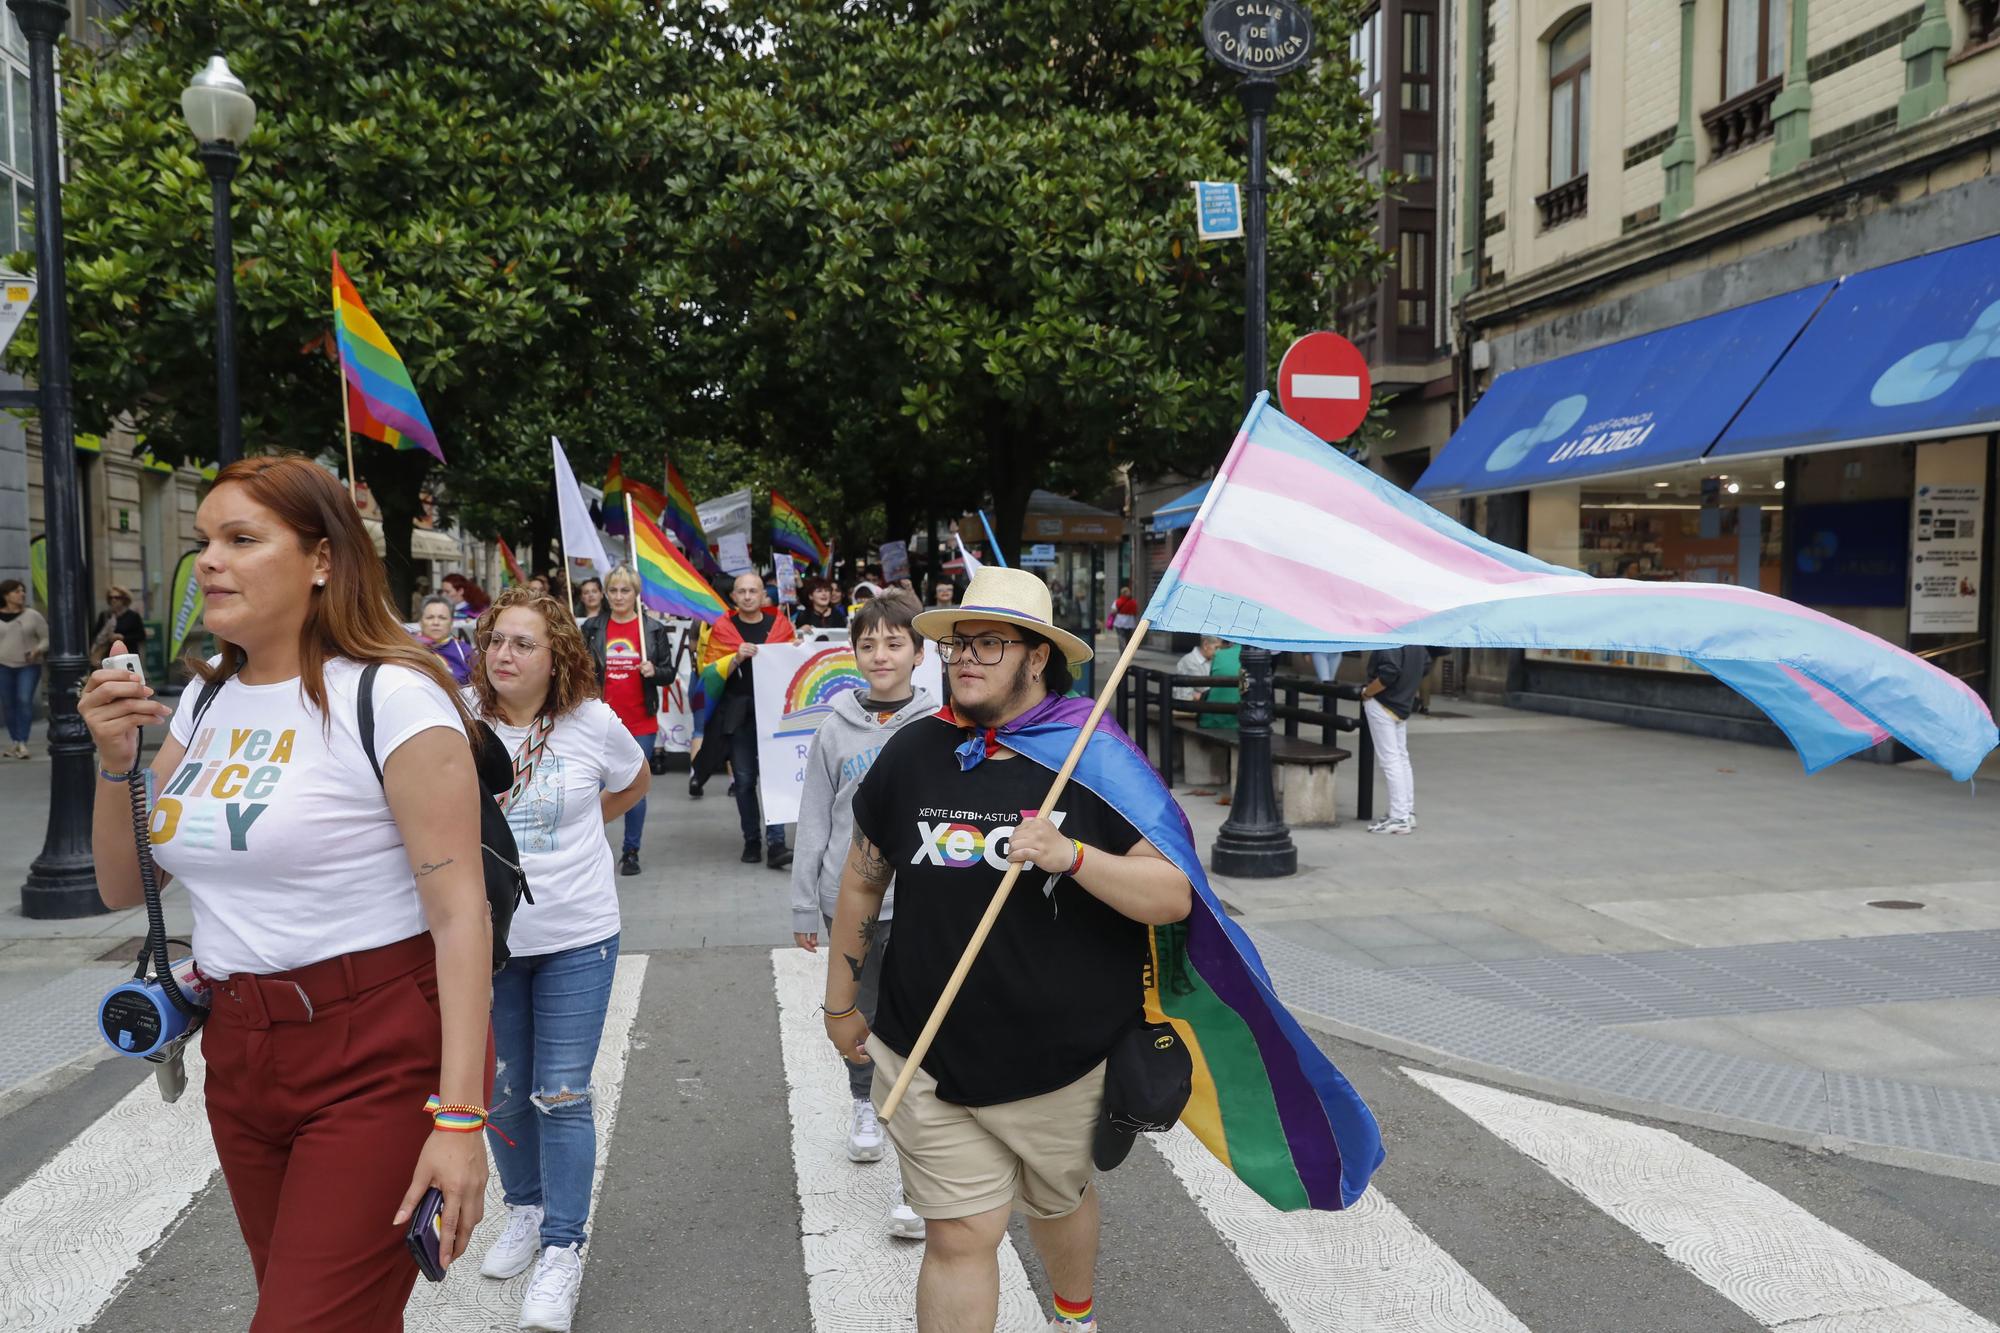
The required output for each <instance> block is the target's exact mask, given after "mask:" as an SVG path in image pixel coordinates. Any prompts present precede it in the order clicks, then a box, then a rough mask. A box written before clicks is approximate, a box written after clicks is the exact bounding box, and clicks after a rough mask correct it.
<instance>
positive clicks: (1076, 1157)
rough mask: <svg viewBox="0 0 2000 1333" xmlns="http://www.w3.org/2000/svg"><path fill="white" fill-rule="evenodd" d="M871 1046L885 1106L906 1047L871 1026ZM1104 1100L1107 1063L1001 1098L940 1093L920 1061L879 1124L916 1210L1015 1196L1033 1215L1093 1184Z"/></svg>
mask: <svg viewBox="0 0 2000 1333" xmlns="http://www.w3.org/2000/svg"><path fill="white" fill-rule="evenodd" d="M868 1054H869V1055H870V1056H872V1057H874V1060H875V1064H876V1074H875V1090H874V1097H875V1106H876V1109H878V1110H879V1109H881V1106H882V1102H883V1099H884V1098H886V1097H887V1096H888V1095H889V1089H890V1088H891V1087H892V1086H894V1084H895V1082H896V1077H897V1075H899V1074H901V1073H902V1072H903V1057H902V1056H900V1055H898V1054H896V1053H895V1052H894V1051H892V1050H890V1049H889V1048H888V1047H887V1046H885V1045H883V1044H882V1041H881V1039H880V1038H878V1037H876V1036H874V1035H873V1034H872V1033H871V1034H870V1035H869V1038H868ZM1103 1103H1104V1066H1103V1065H1102V1064H1099V1065H1098V1066H1097V1068H1095V1069H1093V1070H1091V1071H1090V1072H1089V1073H1088V1074H1085V1075H1084V1076H1083V1077H1082V1078H1080V1079H1078V1080H1077V1081H1076V1082H1074V1083H1072V1084H1070V1085H1069V1086H1068V1087H1064V1088H1057V1089H1056V1090H1055V1091H1054V1092H1045V1093H1043V1094H1042V1095H1041V1096H1039V1097H1026V1098H1023V1099H1022V1100H1020V1101H1018V1102H1002V1103H1000V1104H999V1105H997V1106H960V1105H958V1104H957V1103H956V1102H947V1101H943V1100H940V1099H939V1097H938V1095H937V1080H936V1079H934V1078H932V1077H931V1076H930V1074H929V1073H927V1072H926V1071H924V1070H922V1069H919V1070H917V1073H916V1077H915V1078H912V1079H911V1080H910V1088H909V1091H908V1092H906V1093H905V1094H904V1095H903V1104H902V1105H901V1106H899V1107H897V1108H896V1118H895V1119H893V1120H890V1121H887V1122H885V1124H884V1125H883V1128H884V1129H886V1130H888V1131H889V1140H890V1142H892V1143H894V1144H895V1145H896V1156H897V1157H898V1159H900V1160H901V1162H902V1167H903V1197H904V1198H905V1199H906V1200H907V1201H908V1203H909V1205H910V1207H911V1208H913V1209H915V1210H916V1213H917V1215H918V1216H919V1217H925V1218H935V1219H938V1220H944V1219H948V1218H954V1217H971V1216H973V1215H974V1214H975V1213H983V1212H987V1211H988V1210H990V1209H994V1208H1001V1207H1006V1206H1009V1205H1012V1204H1015V1203H1016V1202H1017V1201H1018V1204H1019V1207H1020V1209H1021V1211H1023V1212H1025V1213H1026V1214H1028V1216H1030V1217H1041V1218H1050V1217H1067V1216H1069V1215H1070V1214H1071V1213H1073V1212H1075V1211H1076V1209H1077V1205H1078V1204H1080V1203H1082V1202H1083V1192H1084V1190H1086V1189H1088V1188H1089V1186H1090V1177H1091V1171H1092V1169H1093V1168H1092V1166H1091V1160H1090V1145H1091V1140H1092V1138H1093V1137H1094V1136H1095V1135H1096V1133H1097V1113H1098V1109H1099V1108H1100V1107H1101V1106H1102V1105H1103Z"/></svg>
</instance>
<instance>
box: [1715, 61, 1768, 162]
mask: <svg viewBox="0 0 2000 1333" xmlns="http://www.w3.org/2000/svg"><path fill="white" fill-rule="evenodd" d="M1784 86H1785V81H1784V79H1782V78H1779V77H1776V76H1774V77H1772V78H1768V79H1766V80H1764V81H1763V82H1762V83H1760V84H1758V85H1757V86H1756V87H1755V88H1752V89H1750V90H1749V91H1748V92H1741V93H1738V94H1736V96H1734V97H1732V98H1730V99H1729V100H1728V101H1727V102H1724V103H1723V104H1722V105H1720V106H1717V107H1713V108H1711V109H1709V110H1707V111H1704V112H1702V113H1701V123H1702V124H1703V125H1704V126H1706V127H1707V129H1708V152H1709V156H1710V157H1711V158H1716V157H1727V156H1729V155H1730V154H1731V153H1733V152H1735V151H1737V150H1738V149H1740V148H1748V147H1749V146H1750V145H1751V144H1753V143H1756V142H1758V141H1759V140H1761V139H1768V138H1770V137H1771V103H1772V102H1773V101H1775V100H1776V99H1777V96H1778V90H1779V89H1780V88H1783V87H1784Z"/></svg>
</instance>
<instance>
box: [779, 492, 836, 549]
mask: <svg viewBox="0 0 2000 1333" xmlns="http://www.w3.org/2000/svg"><path fill="white" fill-rule="evenodd" d="M771 549H772V550H773V551H787V552H789V553H791V554H792V555H795V556H797V557H798V558H799V559H801V560H803V561H805V562H806V563H807V564H811V565H823V564H825V563H826V557H827V547H826V543H825V542H823V541H821V540H820V539H819V533H817V532H815V531H814V530H813V525H812V524H811V522H809V521H808V520H807V518H806V516H805V515H804V514H801V513H800V512H799V511H798V510H797V509H795V508H793V507H792V506H791V505H790V504H789V503H787V502H786V500H785V497H784V496H782V495H780V494H778V493H777V492H776V491H772V492H771Z"/></svg>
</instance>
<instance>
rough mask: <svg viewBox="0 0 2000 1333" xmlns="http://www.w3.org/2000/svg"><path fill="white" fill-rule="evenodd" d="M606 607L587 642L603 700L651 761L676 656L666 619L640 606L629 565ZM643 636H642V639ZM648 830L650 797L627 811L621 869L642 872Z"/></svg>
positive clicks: (587, 632) (610, 589)
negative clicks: (670, 668)
mask: <svg viewBox="0 0 2000 1333" xmlns="http://www.w3.org/2000/svg"><path fill="white" fill-rule="evenodd" d="M604 597H605V601H606V603H607V605H606V607H605V609H604V610H602V611H600V612H598V613H597V614H596V615H594V616H592V617H591V618H590V619H589V620H586V621H585V622H584V623H583V641H584V644H585V646H586V647H588V648H589V649H590V656H591V658H592V660H593V661H595V662H596V663H597V685H598V688H599V689H600V690H601V691H603V694H604V702H605V703H607V704H609V705H610V706H611V711H612V712H614V713H616V714H617V715H618V720H619V721H620V722H622V723H624V724H625V730H626V731H628V732H630V733H631V734H632V739H633V740H635V741H637V742H638V743H639V748H640V750H641V751H643V752H644V753H645V756H646V760H647V762H648V764H649V765H650V763H651V761H652V758H653V747H654V746H655V745H656V744H657V743H658V741H659V734H660V687H661V686H662V685H664V684H665V683H666V679H667V676H666V670H667V663H668V662H671V661H672V660H673V635H672V633H671V631H670V630H669V629H668V627H667V622H666V621H664V620H660V619H658V618H657V617H654V616H649V615H647V614H646V613H645V611H643V610H641V609H640V607H639V576H638V575H637V574H634V573H633V572H632V571H631V570H629V569H627V568H625V567H624V566H622V565H621V566H619V567H618V568H617V569H614V570H612V571H611V577H610V578H608V579H606V580H605V581H604ZM642 636H643V638H642ZM645 832H646V800H645V798H644V797H643V796H641V797H640V798H639V800H638V802H637V803H636V804H634V805H633V806H632V808H631V809H629V810H627V811H626V812H625V840H624V847H623V851H622V852H621V854H620V856H619V858H618V873H619V874H621V875H636V874H638V873H639V846H640V844H641V843H642V842H643V841H644V837H645Z"/></svg>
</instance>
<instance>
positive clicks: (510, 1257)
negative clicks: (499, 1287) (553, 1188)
mask: <svg viewBox="0 0 2000 1333" xmlns="http://www.w3.org/2000/svg"><path fill="white" fill-rule="evenodd" d="M541 1238H542V1210H541V1207H540V1206H539V1205H536V1204H529V1205H526V1206H524V1207H520V1208H516V1207H515V1206H514V1205H513V1204H511V1203H510V1204H508V1205H507V1225H506V1226H504V1227H502V1228H500V1238H499V1239H498V1240H496V1241H494V1242H493V1244H492V1245H490V1246H488V1247H487V1250H486V1257H485V1258H484V1259H482V1260H481V1261H480V1263H479V1272H480V1274H481V1275H482V1276H484V1277H497V1278H501V1279H506V1278H510V1277H516V1276H518V1275H519V1274H521V1273H525V1272H526V1271H527V1270H528V1265H529V1264H531V1263H533V1262H535V1252H536V1251H537V1250H539V1249H540V1248H541Z"/></svg>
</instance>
